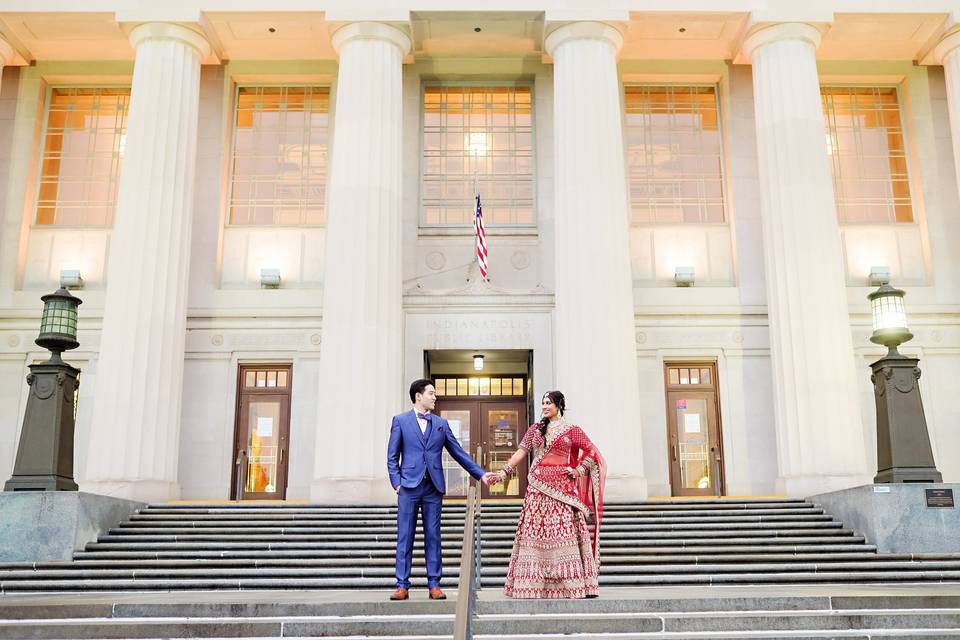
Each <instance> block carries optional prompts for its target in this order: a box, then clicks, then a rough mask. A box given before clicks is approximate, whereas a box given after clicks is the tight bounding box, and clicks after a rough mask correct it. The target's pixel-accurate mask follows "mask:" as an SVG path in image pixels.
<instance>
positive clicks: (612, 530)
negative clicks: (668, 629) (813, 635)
mask: <svg viewBox="0 0 960 640" xmlns="http://www.w3.org/2000/svg"><path fill="white" fill-rule="evenodd" d="M716 526H717V527H718V528H717V529H715V528H713V527H706V526H704V525H703V524H701V523H695V524H689V523H682V524H640V523H627V524H610V525H609V526H608V525H607V523H604V526H603V535H604V536H613V535H615V534H624V533H640V532H649V531H656V532H669V531H711V532H714V533H720V532H727V531H780V530H788V531H799V530H805V531H806V530H809V531H814V530H815V531H827V530H832V529H841V530H842V529H843V524H842V523H840V522H832V521H824V522H808V521H793V520H791V521H787V522H729V523H722V524H719V525H716ZM481 527H482V531H483V535H484V536H497V535H510V536H512V535H513V534H514V532H515V531H516V528H517V527H516V523H513V524H511V525H489V524H485V523H484V524H482V525H481ZM440 530H441V532H443V533H445V534H449V535H461V534H462V533H463V525H462V524H460V525H459V526H457V525H451V524H447V523H446V522H445V523H443V524H442V525H441V527H440ZM396 531H397V525H396V523H393V524H392V525H384V526H366V527H352V526H350V527H346V526H343V525H341V526H327V527H313V526H306V525H302V524H301V525H295V526H286V525H279V526H278V525H276V524H272V525H267V524H262V525H257V526H252V525H242V526H241V525H237V524H234V525H229V526H227V525H218V526H186V527H185V526H165V527H156V526H153V527H143V526H138V527H131V526H127V525H124V526H122V527H115V528H111V529H110V530H109V531H108V534H109V535H111V536H119V535H125V536H146V535H201V534H219V535H268V534H269V535H289V534H298V535H307V534H310V535H330V534H336V535H352V536H360V537H371V536H380V535H390V534H395V533H396Z"/></svg>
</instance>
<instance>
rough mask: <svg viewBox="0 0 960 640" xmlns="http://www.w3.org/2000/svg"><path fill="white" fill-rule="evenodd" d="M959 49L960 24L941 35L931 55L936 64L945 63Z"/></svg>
mask: <svg viewBox="0 0 960 640" xmlns="http://www.w3.org/2000/svg"><path fill="white" fill-rule="evenodd" d="M957 49H960V25H957V26H955V27H954V28H953V29H951V30H950V31H948V32H946V33H945V34H943V36H941V38H940V41H939V42H938V43H937V45H936V46H935V47H934V48H933V51H931V52H930V57H931V59H932V60H933V62H934V64H943V63H944V62H946V60H947V58H949V57H950V56H951V55H952V54H953V53H954V52H955V51H957Z"/></svg>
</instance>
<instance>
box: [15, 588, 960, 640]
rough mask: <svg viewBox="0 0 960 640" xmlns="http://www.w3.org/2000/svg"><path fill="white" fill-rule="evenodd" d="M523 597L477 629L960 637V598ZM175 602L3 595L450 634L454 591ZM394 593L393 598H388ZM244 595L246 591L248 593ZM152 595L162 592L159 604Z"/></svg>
mask: <svg viewBox="0 0 960 640" xmlns="http://www.w3.org/2000/svg"><path fill="white" fill-rule="evenodd" d="M609 593H610V595H606V596H605V597H603V598H601V599H599V600H591V601H584V600H551V601H543V600H538V601H529V600H528V601H516V600H507V599H494V600H489V599H486V598H483V597H482V598H481V599H480V601H479V603H478V608H477V613H478V616H477V618H476V620H475V623H474V631H475V633H476V634H477V635H476V636H475V637H476V638H489V639H493V638H497V639H499V640H504V639H506V638H515V639H517V640H519V639H521V638H523V639H524V640H542V639H544V638H556V639H560V638H563V639H565V640H572V639H589V640H600V639H601V638H604V639H607V640H609V639H611V638H618V639H622V638H661V639H662V638H673V639H682V638H687V639H693V638H698V639H702V638H717V639H719V638H863V639H872V638H921V637H922V638H950V637H960V596H936V595H931V596H910V595H906V596H873V597H871V596H866V597H863V596H852V597H851V596H817V595H807V596H803V595H795V596H771V597H756V596H754V597H750V596H744V597H724V598H716V597H714V598H708V597H676V596H674V597H666V598H656V597H650V598H635V597H633V598H622V597H618V596H617V595H616V590H612V591H611V592H609ZM385 595H386V594H385V593H384V594H382V595H378V596H377V598H378V599H377V600H371V599H370V598H365V597H364V596H361V595H360V594H356V599H357V601H356V602H353V601H349V600H348V601H343V600H333V601H321V602H316V603H312V602H304V601H303V600H302V599H299V600H296V601H295V600H291V601H284V600H283V598H282V596H281V597H279V598H278V597H277V595H276V594H270V595H269V596H266V597H262V598H263V600H262V601H260V600H259V599H258V598H250V597H249V596H247V597H245V599H243V600H239V599H238V600H237V601H235V602H234V601H230V600H225V599H223V598H220V599H218V600H217V601H209V600H207V598H209V596H203V595H201V594H198V596H197V598H196V601H180V602H167V601H166V600H168V599H169V598H170V597H171V595H170V594H157V595H155V596H151V600H146V599H143V598H142V597H141V598H140V599H138V600H135V599H133V598H131V597H129V596H123V597H122V599H119V598H118V599H117V600H111V599H106V598H103V599H100V600H97V601H90V599H89V598H87V599H86V600H87V602H88V603H86V604H84V603H81V602H77V601H67V602H61V601H52V600H50V599H49V598H47V599H46V600H43V599H36V600H31V599H25V600H18V601H16V604H7V602H6V601H4V600H3V599H0V638H24V637H30V638H38V639H47V640H55V639H62V638H104V639H105V638H111V639H113V638H159V637H163V638H201V637H204V638H209V637H221V638H225V637H232V638H266V637H274V638H275V637H320V636H322V637H326V638H341V639H344V640H345V639H346V638H351V639H353V640H357V639H359V638H387V637H391V638H397V639H403V640H417V639H419V640H426V639H429V640H439V638H449V637H450V633H451V630H452V624H453V607H454V599H453V596H454V595H455V594H451V596H452V597H451V599H450V600H447V601H443V602H428V601H426V600H411V601H409V602H405V603H392V602H388V601H386V600H385ZM380 597H383V598H384V599H383V600H379V598H380ZM238 598H239V596H238ZM153 600H157V601H156V602H155V601H153Z"/></svg>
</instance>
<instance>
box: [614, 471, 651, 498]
mask: <svg viewBox="0 0 960 640" xmlns="http://www.w3.org/2000/svg"><path fill="white" fill-rule="evenodd" d="M648 495H649V493H648V488H647V479H646V478H645V477H644V476H637V475H613V474H608V475H607V484H606V486H605V487H604V489H603V499H604V501H605V502H614V501H634V500H645V499H646V497H647V496H648Z"/></svg>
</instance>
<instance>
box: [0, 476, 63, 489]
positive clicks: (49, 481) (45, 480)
mask: <svg viewBox="0 0 960 640" xmlns="http://www.w3.org/2000/svg"><path fill="white" fill-rule="evenodd" d="M79 488H80V487H79V486H77V483H76V482H74V481H73V478H61V477H60V476H50V475H46V476H14V477H12V478H10V479H9V480H7V482H6V484H4V485H3V490H4V491H77V490H79Z"/></svg>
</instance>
